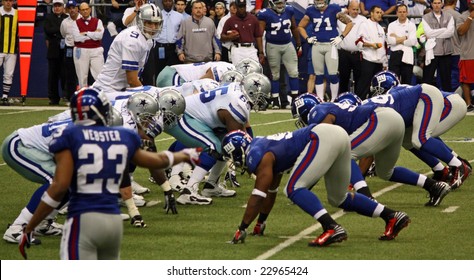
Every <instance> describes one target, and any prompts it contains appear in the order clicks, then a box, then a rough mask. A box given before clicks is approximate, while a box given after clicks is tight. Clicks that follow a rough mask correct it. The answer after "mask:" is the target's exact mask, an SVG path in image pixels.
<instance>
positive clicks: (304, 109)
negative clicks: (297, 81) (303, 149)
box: [291, 93, 323, 128]
mask: <svg viewBox="0 0 474 280" xmlns="http://www.w3.org/2000/svg"><path fill="white" fill-rule="evenodd" d="M321 103H323V101H322V100H321V99H320V98H319V97H317V96H316V95H314V94H311V93H304V94H302V95H300V96H298V97H296V98H295V100H294V101H293V103H292V104H291V113H292V114H293V118H295V119H296V118H297V119H298V120H296V122H295V125H296V127H297V128H302V127H305V126H307V125H308V114H309V111H310V110H311V108H313V107H314V106H316V105H318V104H321Z"/></svg>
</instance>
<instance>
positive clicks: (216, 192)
mask: <svg viewBox="0 0 474 280" xmlns="http://www.w3.org/2000/svg"><path fill="white" fill-rule="evenodd" d="M201 193H202V195H203V196H205V197H211V196H215V197H232V196H235V195H236V192H235V191H234V190H228V189H226V188H225V186H224V185H223V184H221V183H219V184H217V185H215V184H213V183H211V182H206V183H205V184H204V188H203V189H202V191H201Z"/></svg>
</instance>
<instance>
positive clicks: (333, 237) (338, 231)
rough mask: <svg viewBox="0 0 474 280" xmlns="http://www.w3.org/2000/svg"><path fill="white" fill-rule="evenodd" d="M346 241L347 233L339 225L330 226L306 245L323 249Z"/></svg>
mask: <svg viewBox="0 0 474 280" xmlns="http://www.w3.org/2000/svg"><path fill="white" fill-rule="evenodd" d="M344 240H347V232H346V230H345V229H344V228H342V227H341V226H340V225H331V226H330V227H329V228H328V229H326V230H325V231H324V232H323V233H322V234H321V235H320V236H318V237H317V238H316V239H314V240H313V241H311V242H309V243H308V246H311V247H323V246H328V245H330V244H332V243H336V242H342V241H344Z"/></svg>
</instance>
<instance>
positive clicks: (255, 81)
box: [241, 73, 271, 111]
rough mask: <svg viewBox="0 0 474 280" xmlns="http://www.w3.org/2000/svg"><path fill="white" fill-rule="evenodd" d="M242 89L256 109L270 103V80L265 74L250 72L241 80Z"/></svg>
mask: <svg viewBox="0 0 474 280" xmlns="http://www.w3.org/2000/svg"><path fill="white" fill-rule="evenodd" d="M241 85H242V91H243V92H244V94H245V95H246V97H247V98H248V99H249V101H250V102H251V103H252V105H253V106H252V107H253V109H254V110H256V111H258V110H259V108H260V107H265V108H266V106H267V105H268V101H267V99H269V98H270V97H271V93H270V92H271V83H270V80H269V79H268V78H267V77H266V76H265V75H263V74H260V73H250V74H248V75H246V76H245V77H244V79H243V80H242V82H241Z"/></svg>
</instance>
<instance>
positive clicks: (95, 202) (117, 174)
mask: <svg viewBox="0 0 474 280" xmlns="http://www.w3.org/2000/svg"><path fill="white" fill-rule="evenodd" d="M139 148H140V138H139V136H138V134H136V133H135V132H134V131H132V130H129V129H125V128H122V127H106V126H75V125H74V126H70V127H68V128H66V129H64V130H58V131H57V133H55V134H54V135H53V141H52V142H51V144H50V146H49V150H50V152H52V153H57V152H60V151H62V150H66V149H67V150H70V151H71V153H72V156H73V160H74V172H73V176H72V180H71V185H70V186H69V193H70V201H69V206H68V217H69V218H70V217H75V216H77V215H80V214H82V213H85V212H101V213H107V214H120V209H119V204H118V197H119V188H120V185H121V183H122V180H123V176H124V173H125V172H126V169H127V166H128V163H129V162H130V159H131V158H132V156H133V155H134V154H135V152H136V151H137V150H138V149H139Z"/></svg>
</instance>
